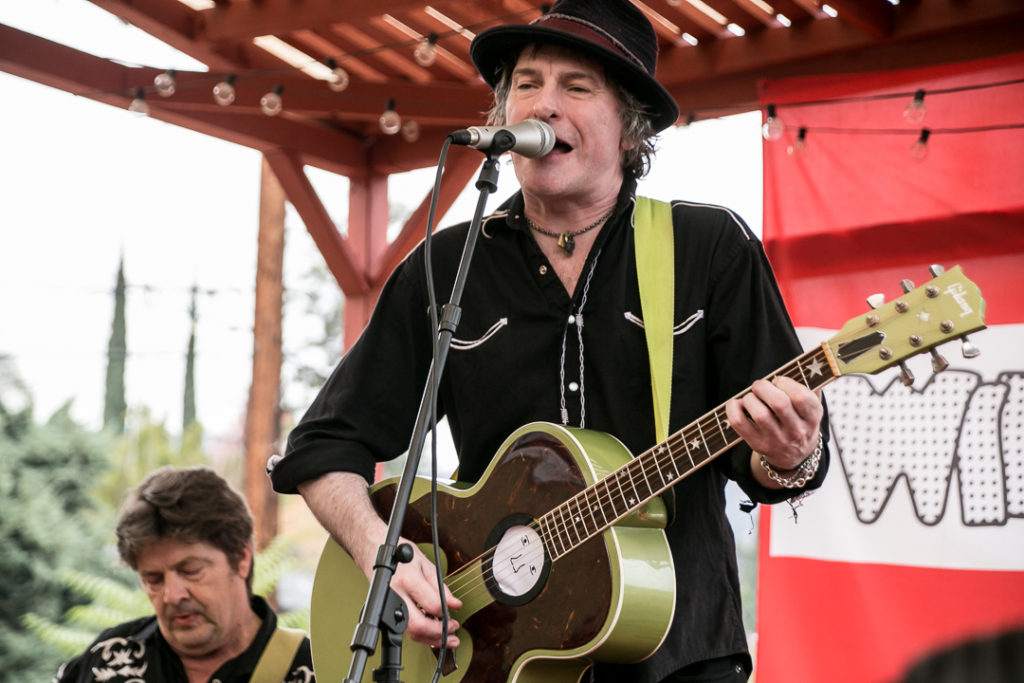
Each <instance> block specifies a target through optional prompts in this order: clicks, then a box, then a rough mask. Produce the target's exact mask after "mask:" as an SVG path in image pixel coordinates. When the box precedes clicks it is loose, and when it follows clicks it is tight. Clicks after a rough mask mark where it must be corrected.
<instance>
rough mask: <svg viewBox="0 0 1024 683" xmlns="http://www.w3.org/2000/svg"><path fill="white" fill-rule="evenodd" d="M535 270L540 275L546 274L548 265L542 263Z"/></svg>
mask: <svg viewBox="0 0 1024 683" xmlns="http://www.w3.org/2000/svg"><path fill="white" fill-rule="evenodd" d="M537 272H538V273H540V274H541V275H547V274H548V267H547V266H545V265H542V266H541V267H540V268H538V269H537Z"/></svg>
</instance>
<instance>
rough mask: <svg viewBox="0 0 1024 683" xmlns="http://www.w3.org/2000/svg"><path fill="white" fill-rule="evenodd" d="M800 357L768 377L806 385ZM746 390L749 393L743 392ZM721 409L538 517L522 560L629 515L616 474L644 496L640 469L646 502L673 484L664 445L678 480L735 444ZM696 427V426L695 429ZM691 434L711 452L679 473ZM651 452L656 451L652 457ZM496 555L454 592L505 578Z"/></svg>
mask: <svg viewBox="0 0 1024 683" xmlns="http://www.w3.org/2000/svg"><path fill="white" fill-rule="evenodd" d="M817 353H818V351H816V352H815V353H814V354H812V355H814V356H816V355H817ZM822 354H823V352H822ZM801 360H805V359H804V358H803V357H801V358H798V359H797V360H796V361H794V362H793V363H792V364H791V366H787V367H784V368H783V369H781V370H779V371H777V372H776V373H775V374H774V375H770V376H769V379H771V378H773V377H774V376H776V375H786V376H790V377H791V378H792V379H794V380H796V381H802V382H804V383H805V384H807V381H806V375H805V374H804V373H803V368H802V366H801V365H800V361H801ZM826 360H827V359H826ZM826 381H827V378H826ZM824 383H825V382H822V384H824ZM744 393H746V392H744ZM741 395H743V394H741ZM721 412H722V411H721V409H716V410H714V411H712V412H711V413H709V414H707V415H705V416H704V417H702V418H701V419H700V420H698V421H697V422H695V423H694V424H692V425H689V426H688V427H686V428H684V429H682V430H680V431H679V432H677V433H676V434H674V435H673V436H672V437H670V438H669V439H667V440H666V441H665V442H664V443H663V444H658V445H657V446H655V447H654V448H652V449H650V450H648V451H646V452H645V453H644V454H642V455H641V456H640V457H638V458H636V459H634V460H631V461H630V462H629V463H626V464H625V465H624V466H623V467H621V468H620V469H619V470H617V471H616V472H614V473H612V474H611V475H609V476H608V477H605V478H604V479H602V480H601V481H600V482H597V483H596V484H594V485H593V486H591V487H588V488H587V489H585V490H584V491H583V492H581V493H579V494H577V495H576V496H574V497H573V498H570V499H569V500H568V501H566V502H565V503H563V504H562V505H560V506H559V507H557V508H555V509H553V510H551V511H549V512H548V513H546V514H545V515H543V516H542V517H541V518H538V519H537V520H534V522H531V524H530V525H529V526H530V527H531V528H533V529H534V530H535V531H538V535H539V537H540V538H541V539H542V541H544V546H540V547H538V546H534V548H536V550H534V551H533V552H531V553H530V554H529V555H527V557H526V558H521V559H527V560H531V561H537V560H543V558H544V554H545V553H544V547H547V546H550V548H551V550H552V551H553V552H549V553H548V554H550V555H552V561H555V560H557V559H559V557H561V556H562V555H564V554H567V553H568V552H570V551H571V550H573V549H575V548H576V547H577V546H578V545H581V544H582V543H583V542H585V541H586V540H589V539H590V538H592V537H594V536H596V535H597V534H598V533H599V532H601V531H603V530H604V529H605V528H608V527H609V526H611V525H612V524H614V523H615V522H616V521H618V520H619V519H621V518H622V517H624V516H626V514H628V512H627V513H625V514H622V515H617V513H616V509H615V506H614V502H613V496H612V495H611V493H610V488H609V484H608V482H609V481H610V480H611V479H612V478H613V477H614V478H615V480H616V483H617V485H618V487H619V489H620V494H621V491H622V483H621V479H622V474H623V473H625V474H627V476H628V478H629V487H630V488H631V489H632V490H633V492H634V493H635V494H637V495H642V494H640V493H639V489H638V488H637V484H636V482H635V481H634V478H633V476H632V474H633V473H632V470H639V471H638V472H637V474H642V475H643V480H644V482H645V483H646V485H647V489H648V494H647V495H643V496H642V497H643V500H644V501H646V500H649V499H650V498H652V497H653V496H654V495H657V492H660V491H662V490H665V489H666V488H669V487H671V486H672V485H674V483H675V481H670V482H669V483H668V484H666V482H665V477H664V475H663V474H661V462H660V461H659V454H660V455H664V454H665V449H664V448H663V446H665V445H668V446H669V448H670V452H669V453H668V457H667V458H665V463H667V464H671V465H672V469H674V470H676V472H677V477H675V478H674V479H676V480H677V479H678V478H682V477H684V476H687V475H688V474H689V473H690V471H692V470H694V469H696V468H697V467H700V466H701V465H703V464H704V463H706V462H708V461H710V460H711V459H713V457H715V456H716V455H718V454H720V453H721V452H722V451H724V450H726V449H727V448H729V446H730V445H732V443H734V442H735V441H738V440H739V438H738V435H736V434H735V432H734V431H733V430H732V429H731V427H730V428H729V429H730V432H732V436H729V435H727V434H726V433H725V431H724V428H723V426H722V423H721V418H720V415H721ZM711 418H714V423H713V422H712V421H711ZM702 423H706V424H705V426H707V427H708V428H709V430H710V429H713V428H714V427H715V426H716V425H717V427H718V429H719V431H720V432H721V435H722V440H723V444H722V445H721V446H720V447H719V446H716V447H715V450H714V452H712V450H711V446H710V444H709V443H708V440H707V439H704V434H703V430H702V429H701V424H702ZM694 428H696V431H694ZM691 436H692V437H694V439H695V440H696V441H698V442H700V443H703V445H704V448H705V451H706V452H707V453H708V455H707V456H701V460H700V465H697V464H695V463H693V464H692V466H691V467H690V468H686V469H685V471H684V472H682V473H680V472H678V467H677V466H676V465H675V461H676V460H677V457H676V453H675V451H676V450H677V447H678V446H679V444H681V443H682V444H683V445H684V448H686V442H689V441H690V437H691ZM680 437H685V439H680ZM697 437H700V438H699V439H698V438H697ZM714 438H715V439H716V441H717V440H718V436H717V435H716V436H715V437H714ZM686 452H687V456H688V459H690V460H691V463H692V454H691V453H690V452H689V451H688V450H687V451H686ZM652 454H653V456H652ZM679 455H681V454H679ZM648 459H649V460H651V462H652V463H653V464H654V465H655V467H656V468H658V475H659V476H660V477H661V479H662V485H661V487H660V488H659V489H658V491H657V492H656V491H655V490H654V487H652V486H651V484H650V480H649V478H648V476H647V470H648V469H649V468H648V467H646V466H644V465H643V463H644V462H645V461H646V460H648ZM666 469H667V468H666ZM652 474H653V473H652ZM639 478H640V477H639V476H638V477H637V479H639ZM601 483H604V484H605V489H606V492H608V493H607V499H605V500H602V494H601V492H600V491H599V490H598V488H597V487H598V484H601ZM591 493H593V495H594V501H593V502H594V503H596V504H597V509H598V510H600V512H601V515H602V517H603V518H604V520H605V521H604V524H603V525H602V524H600V523H596V522H597V516H596V514H595V513H594V506H593V505H592V503H591V500H590V497H591ZM573 502H575V504H576V507H577V510H579V511H582V510H583V508H582V506H581V503H585V504H586V508H587V510H588V512H589V515H590V517H591V518H593V519H594V521H595V523H596V524H595V528H594V530H593V531H591V530H590V529H588V527H587V524H586V521H585V520H584V519H583V518H581V517H580V516H578V515H575V516H574V515H573V514H572V511H571V504H572V503H573ZM606 503H608V504H610V505H611V511H612V515H613V517H614V519H613V520H612V521H610V522H609V521H608V515H607V513H606V512H605V510H606ZM566 511H568V512H569V517H570V519H572V520H573V523H572V525H571V526H570V524H569V523H567V522H566V521H565V512H566ZM631 511H632V509H630V510H629V512H631ZM556 513H557V514H556ZM558 516H561V517H562V521H561V522H559V521H558V519H557V517H558ZM546 518H550V519H551V521H552V522H553V525H552V524H546V525H545V524H544V521H545V519H546ZM577 522H579V523H580V525H581V526H582V527H583V530H584V532H585V533H584V534H583V535H581V534H580V532H579V529H578V528H576V527H577ZM544 526H546V527H547V528H548V529H550V527H551V526H553V527H554V531H550V530H545V528H539V527H544ZM570 528H571V529H572V530H573V531H574V532H575V536H576V539H577V540H576V541H575V542H574V541H573V540H572V538H571V536H569V533H568V532H569V529H570ZM555 538H558V539H559V540H562V539H563V538H564V539H566V540H567V541H568V547H566V543H565V542H562V543H561V545H562V550H561V552H559V551H558V549H557V548H556V547H555V544H554V539H555ZM493 556H494V549H490V550H488V551H487V552H485V553H484V554H483V555H482V556H481V557H480V558H478V559H479V560H480V561H481V563H484V562H487V560H491V562H490V563H489V566H490V567H491V568H492V569H491V570H489V571H483V572H481V574H480V577H479V579H480V580H481V583H479V584H478V585H477V586H473V585H465V586H462V585H458V577H459V574H460V572H456V573H455V574H453V575H452V577H453V579H454V580H453V582H452V585H454V588H453V592H454V591H455V590H458V592H459V593H460V594H465V595H466V596H467V597H468V595H469V593H465V592H464V591H466V590H473V589H474V588H480V587H484V583H485V582H486V581H487V580H488V579H495V580H498V581H499V583H500V580H501V578H503V576H502V575H501V573H500V572H499V573H496V572H494V571H493ZM471 566H476V561H475V560H474V562H471V563H469V564H467V565H466V567H471ZM470 580H471V581H474V580H475V579H474V578H471V579H470ZM450 587H451V586H450Z"/></svg>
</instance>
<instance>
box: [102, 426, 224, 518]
mask: <svg viewBox="0 0 1024 683" xmlns="http://www.w3.org/2000/svg"><path fill="white" fill-rule="evenodd" d="M129 424H130V427H129V433H128V434H127V435H126V436H124V437H122V438H120V439H118V440H117V443H116V445H115V446H114V448H113V450H112V454H111V458H112V461H113V464H114V466H113V467H112V468H111V469H110V470H109V471H107V473H106V474H105V475H104V476H103V478H102V479H101V480H100V482H99V484H98V486H97V487H96V489H95V491H94V493H95V495H96V496H97V497H98V498H99V500H100V501H102V503H103V504H104V505H105V506H106V507H107V509H108V510H109V511H111V512H116V510H117V509H118V508H119V507H120V505H121V501H123V500H124V497H125V494H126V493H127V492H128V490H129V489H130V488H132V487H134V486H135V485H137V484H138V483H139V482H140V481H142V479H143V478H144V477H145V476H146V475H147V474H149V473H150V472H152V471H153V470H156V469H158V468H160V467H164V466H165V465H173V466H175V467H189V466H192V465H203V464H208V463H207V458H206V456H205V455H204V453H203V450H202V436H203V428H202V425H200V424H199V423H198V422H193V423H192V424H191V425H190V426H189V427H188V429H186V430H185V433H184V434H183V435H182V437H181V439H180V441H179V440H176V439H175V438H174V437H173V436H172V435H171V434H170V433H169V432H168V431H167V428H166V427H165V426H164V423H163V422H159V423H157V422H153V420H152V418H151V416H150V412H149V410H148V409H147V408H142V409H140V410H138V411H133V412H132V414H131V415H130V420H129Z"/></svg>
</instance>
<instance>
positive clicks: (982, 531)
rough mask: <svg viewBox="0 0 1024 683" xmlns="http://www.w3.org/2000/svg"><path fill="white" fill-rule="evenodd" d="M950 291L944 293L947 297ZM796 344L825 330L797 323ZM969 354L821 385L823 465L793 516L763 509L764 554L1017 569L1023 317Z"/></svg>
mask: <svg viewBox="0 0 1024 683" xmlns="http://www.w3.org/2000/svg"><path fill="white" fill-rule="evenodd" d="M954 296H955V294H954ZM799 332H800V336H801V339H802V340H803V341H804V344H805V347H808V348H809V347H810V346H811V345H813V344H815V343H820V341H821V340H822V339H826V338H828V337H829V336H831V333H830V332H829V331H827V330H818V329H809V328H804V329H801V330H799ZM972 341H974V342H975V343H976V344H978V345H979V346H980V347H981V348H982V355H981V356H980V357H978V358H975V359H971V360H965V361H958V359H955V358H954V354H956V355H957V356H959V349H958V348H957V346H956V344H955V343H953V344H948V345H944V346H943V347H942V348H940V351H941V352H943V353H944V354H945V355H947V356H949V358H950V360H951V361H954V362H955V363H956V366H955V367H953V366H951V367H950V368H949V369H947V370H946V371H945V372H942V373H939V374H937V375H934V376H932V375H931V373H930V368H929V358H928V354H924V355H923V356H917V357H915V358H912V359H911V360H910V365H911V369H912V370H913V371H914V374H915V375H916V376H917V377H918V380H917V382H916V386H914V387H905V386H903V384H902V383H901V382H900V381H899V380H898V379H897V378H896V376H895V375H896V371H895V370H892V371H886V372H883V373H881V374H879V375H873V376H867V375H851V376H847V377H843V378H840V379H838V380H836V381H835V382H833V383H832V384H830V385H829V386H828V387H826V389H825V395H826V398H827V400H828V407H829V417H830V420H831V426H832V436H833V438H832V441H831V442H830V449H831V453H832V462H831V467H830V470H829V474H828V476H827V477H826V480H825V484H824V485H823V486H822V489H821V490H820V491H818V492H817V493H815V495H813V496H810V497H809V498H807V499H805V500H804V502H803V507H802V508H801V509H800V510H799V517H798V523H796V524H794V522H793V519H792V515H791V514H787V513H788V511H787V509H786V507H785V506H776V507H775V508H774V509H773V512H772V520H771V527H772V528H771V543H770V549H769V552H770V554H771V555H773V556H799V557H811V558H817V559H828V560H838V561H850V562H874V563H883V564H901V565H912V566H930V567H949V568H969V569H994V570H1024V543H1021V542H1020V538H1021V533H1022V532H1024V356H1022V354H1021V349H1024V325H1000V326H993V327H990V328H989V329H987V330H984V331H982V332H979V333H977V334H975V335H972Z"/></svg>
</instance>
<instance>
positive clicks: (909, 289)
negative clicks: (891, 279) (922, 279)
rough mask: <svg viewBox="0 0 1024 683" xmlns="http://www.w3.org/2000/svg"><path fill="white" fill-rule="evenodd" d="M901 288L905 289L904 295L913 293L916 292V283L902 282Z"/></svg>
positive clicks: (910, 281) (911, 281)
mask: <svg viewBox="0 0 1024 683" xmlns="http://www.w3.org/2000/svg"><path fill="white" fill-rule="evenodd" d="M900 287H902V288H903V293H904V294H906V293H907V292H912V291H914V282H913V280H900Z"/></svg>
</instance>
